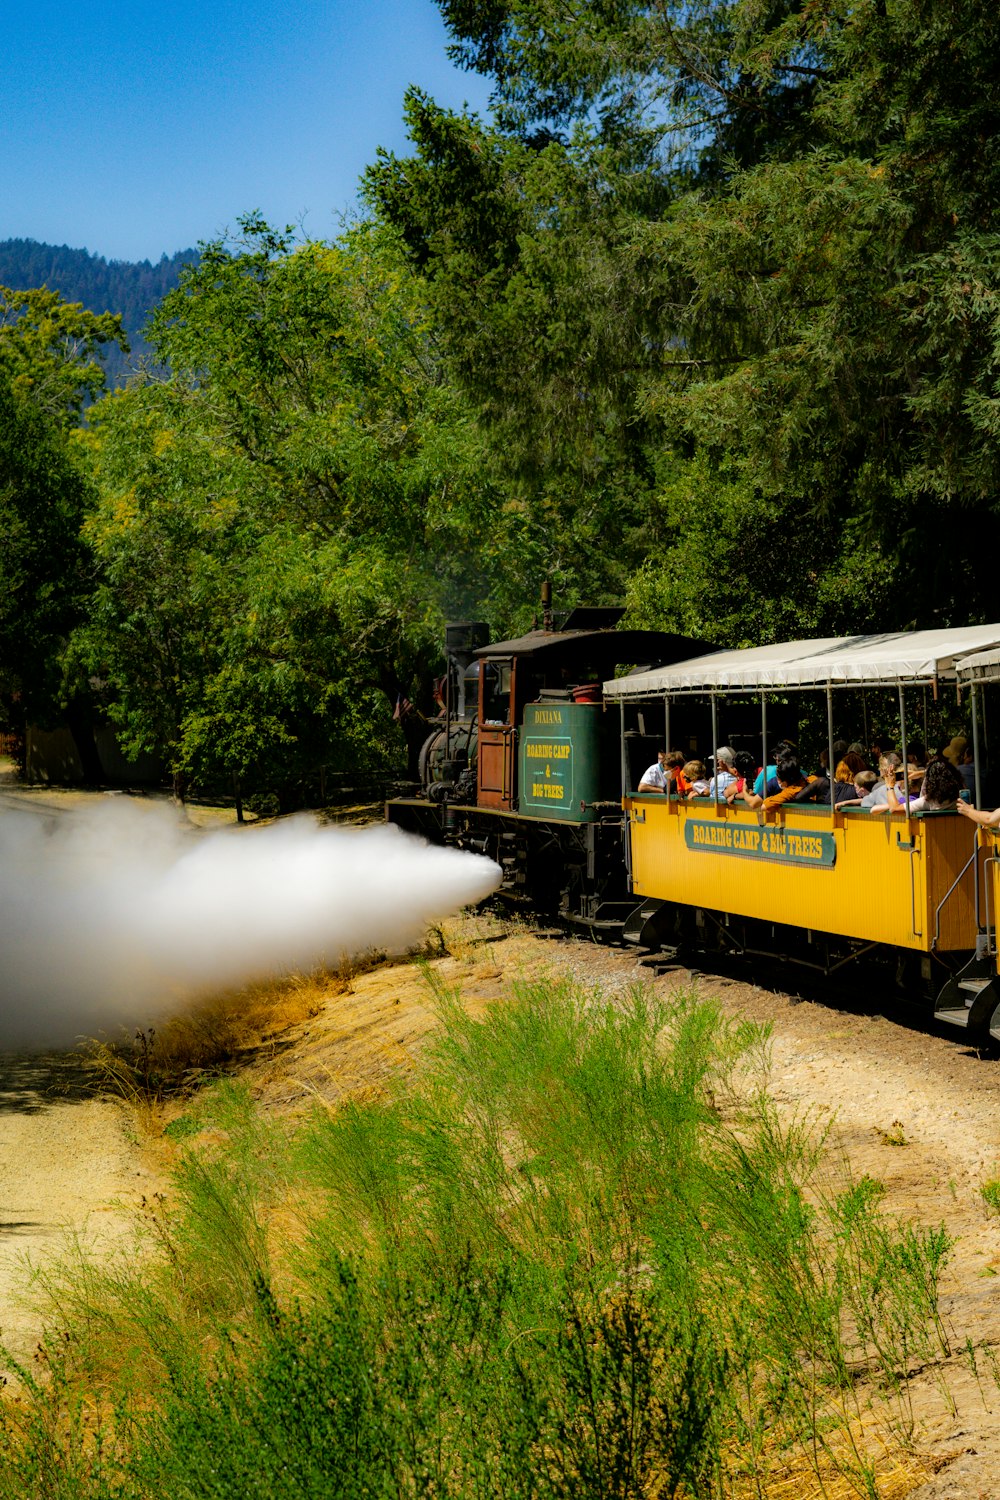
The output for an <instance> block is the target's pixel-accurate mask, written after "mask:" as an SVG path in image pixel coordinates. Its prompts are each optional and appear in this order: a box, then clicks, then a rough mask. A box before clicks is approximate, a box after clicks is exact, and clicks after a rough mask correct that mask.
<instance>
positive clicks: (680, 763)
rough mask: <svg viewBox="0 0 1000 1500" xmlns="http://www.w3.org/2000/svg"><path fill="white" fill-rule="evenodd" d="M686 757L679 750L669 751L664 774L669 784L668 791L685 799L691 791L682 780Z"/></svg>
mask: <svg viewBox="0 0 1000 1500" xmlns="http://www.w3.org/2000/svg"><path fill="white" fill-rule="evenodd" d="M686 763H687V756H686V755H684V754H683V752H682V751H680V750H671V751H670V754H669V755H668V756H667V761H666V772H667V780H668V781H669V782H670V786H669V788H668V790H669V791H671V792H675V793H676V794H677V795H678V796H680V797H686V796H687V794H688V792H689V791H690V790H691V787H690V786H689V784H688V783H687V782H686V781H685V780H684V766H685V764H686Z"/></svg>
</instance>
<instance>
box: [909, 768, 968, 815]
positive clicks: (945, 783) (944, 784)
mask: <svg viewBox="0 0 1000 1500" xmlns="http://www.w3.org/2000/svg"><path fill="white" fill-rule="evenodd" d="M964 791H965V783H964V782H963V781H962V778H961V776H960V775H959V774H958V771H957V770H956V769H955V767H954V766H953V765H950V764H949V763H948V761H946V760H932V761H931V763H930V765H929V766H928V767H927V775H926V777H925V778H924V790H923V792H922V793H921V795H920V796H919V797H918V798H917V799H916V801H915V802H911V803H910V812H942V811H944V810H945V809H946V808H951V809H954V808H956V807H959V806H964V804H963V803H961V802H960V801H959V799H960V798H961V796H962V793H963V792H964Z"/></svg>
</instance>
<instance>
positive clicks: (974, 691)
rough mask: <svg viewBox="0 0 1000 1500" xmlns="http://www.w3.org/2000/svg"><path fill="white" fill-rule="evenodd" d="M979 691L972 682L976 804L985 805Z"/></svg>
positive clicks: (978, 805) (973, 759)
mask: <svg viewBox="0 0 1000 1500" xmlns="http://www.w3.org/2000/svg"><path fill="white" fill-rule="evenodd" d="M979 693H980V689H979V687H978V686H977V684H976V683H973V684H972V761H973V765H974V767H975V772H976V806H977V808H978V807H982V805H983V786H982V781H981V780H980V770H979Z"/></svg>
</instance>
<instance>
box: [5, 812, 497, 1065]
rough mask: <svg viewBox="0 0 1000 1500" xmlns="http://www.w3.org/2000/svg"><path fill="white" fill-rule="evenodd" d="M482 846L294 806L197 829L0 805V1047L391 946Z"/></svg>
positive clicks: (483, 865) (466, 872) (67, 1034)
mask: <svg viewBox="0 0 1000 1500" xmlns="http://www.w3.org/2000/svg"><path fill="white" fill-rule="evenodd" d="M499 883H500V870H499V867H498V866H497V865H495V864H494V863H493V862H492V860H488V859H482V858H480V856H478V855H475V854H465V853H462V852H460V851H458V850H454V849H442V848H435V847H432V846H428V845H427V844H425V843H424V842H423V841H422V840H420V839H415V838H412V837H410V836H408V835H407V834H404V833H401V832H400V831H399V830H398V829H396V828H390V827H377V828H366V829H345V828H331V827H323V826H321V825H320V824H318V823H316V822H315V821H314V820H313V819H311V818H308V817H301V818H292V819H289V820H287V821H285V822H282V823H277V824H274V825H272V826H271V827H268V828H262V829H243V830H240V829H232V830H229V829H226V830H220V831H219V832H216V833H210V834H205V835H199V834H197V833H195V832H194V831H192V830H191V828H190V826H189V825H185V824H184V823H183V822H182V821H181V820H180V819H179V818H178V817H177V816H176V815H175V814H174V813H173V811H172V810H171V809H169V808H166V807H164V806H163V805H160V804H138V803H134V802H128V801H125V800H119V799H114V800H110V799H109V800H108V801H107V802H103V803H100V804H97V805H95V806H93V807H91V808H89V809H88V810H86V811H84V812H73V813H63V814H60V815H59V817H58V818H57V819H54V820H52V821H51V822H49V821H46V820H44V819H42V818H40V817H39V816H38V815H37V814H36V813H31V814H29V813H20V812H14V813H7V812H4V813H2V814H0V1050H10V1049H15V1048H24V1047H36V1046H58V1045H65V1044H71V1043H73V1042H74V1041H75V1040H77V1039H78V1038H79V1037H80V1036H81V1035H94V1034H95V1033H97V1032H100V1031H107V1030H109V1029H110V1030H114V1029H116V1028H117V1027H119V1026H122V1025H125V1026H128V1027H130V1028H132V1027H135V1026H142V1025H147V1024H149V1023H150V1022H151V1021H155V1020H156V1018H157V1017H158V1016H161V1015H162V1014H163V1013H164V1012H165V1011H168V1010H169V1009H170V1008H171V1007H172V1006H175V1005H176V1003H177V1002H178V1000H183V999H184V998H187V997H190V996H192V995H194V994H196V993H198V992H199V991H204V990H207V989H211V988H213V987H220V986H229V985H237V984H242V983H246V982H247V981H249V980H251V979H254V978H262V977H266V976H270V975H276V974H287V973H293V972H308V971H309V970H311V969H313V968H316V967H318V966H319V965H321V964H323V963H327V964H333V965H336V963H337V962H338V961H339V960H340V959H341V958H342V957H343V956H344V955H345V954H347V955H355V954H360V953H364V952H366V951H368V950H369V949H372V948H376V949H386V950H388V951H390V952H400V951H403V950H405V949H406V948H409V947H411V946H413V945H414V944H417V943H419V942H420V941H421V940H422V939H423V937H424V934H425V932H426V929H427V925H428V923H429V922H431V921H433V920H434V919H436V918H440V917H443V916H446V915H447V914H448V913H450V912H454V911H457V910H458V909H459V908H460V907H462V906H465V905H467V904H469V903H471V902H475V901H480V900H482V899H483V897H484V896H488V895H489V894H490V892H491V891H494V890H495V889H496V888H497V886H498V885H499Z"/></svg>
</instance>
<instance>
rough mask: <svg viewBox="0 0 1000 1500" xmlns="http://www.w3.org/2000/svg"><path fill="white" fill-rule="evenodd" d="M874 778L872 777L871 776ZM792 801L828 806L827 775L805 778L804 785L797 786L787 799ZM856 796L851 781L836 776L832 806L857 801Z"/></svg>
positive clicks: (828, 783) (828, 787)
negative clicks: (794, 793) (796, 790)
mask: <svg viewBox="0 0 1000 1500" xmlns="http://www.w3.org/2000/svg"><path fill="white" fill-rule="evenodd" d="M872 779H873V780H874V777H873V778H872ZM789 800H790V801H792V802H796V803H798V802H812V803H820V804H825V805H826V806H827V807H829V806H830V780H829V777H827V776H810V777H808V778H807V779H806V783H805V786H802V787H800V788H799V790H798V792H797V793H796V795H795V796H794V797H792V798H790V799H789ZM857 800H858V796H857V792H856V791H855V789H854V782H853V781H841V780H840V779H839V778H836V779H835V780H834V783H833V801H834V806H836V807H841V806H846V805H848V804H853V803H855V802H857Z"/></svg>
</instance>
